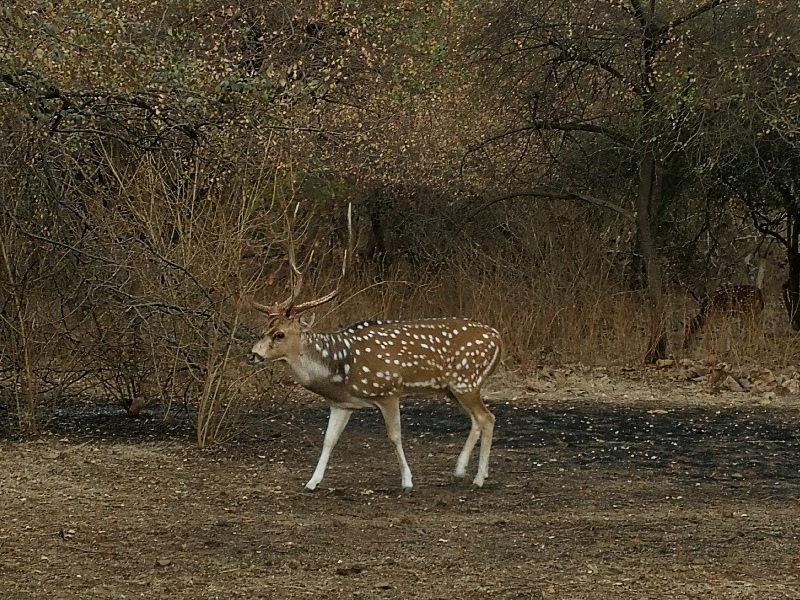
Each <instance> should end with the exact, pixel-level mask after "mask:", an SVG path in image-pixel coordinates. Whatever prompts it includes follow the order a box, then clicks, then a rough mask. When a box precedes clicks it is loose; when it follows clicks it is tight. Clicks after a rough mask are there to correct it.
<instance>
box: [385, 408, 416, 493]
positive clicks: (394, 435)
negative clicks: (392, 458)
mask: <svg viewBox="0 0 800 600" xmlns="http://www.w3.org/2000/svg"><path fill="white" fill-rule="evenodd" d="M378 408H380V409H381V414H382V415H383V420H384V422H385V423H386V435H387V436H388V437H389V441H390V442H392V444H393V445H394V453H395V454H396V455H397V462H398V463H400V481H401V484H402V486H403V493H404V494H408V493H410V492H411V490H412V489H413V487H414V486H413V484H412V483H411V468H410V467H409V466H408V461H407V460H406V455H405V453H404V452H403V437H402V432H401V427H400V399H399V398H388V399H386V400H384V401H382V402H380V403H379V404H378Z"/></svg>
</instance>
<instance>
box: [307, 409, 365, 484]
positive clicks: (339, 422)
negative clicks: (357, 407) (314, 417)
mask: <svg viewBox="0 0 800 600" xmlns="http://www.w3.org/2000/svg"><path fill="white" fill-rule="evenodd" d="M352 413H353V411H352V410H348V409H346V408H338V407H336V406H331V414H330V417H328V429H327V430H326V431H325V441H324V442H323V443H322V454H320V455H319V461H318V462H317V468H316V469H314V474H313V475H312V476H311V479H309V480H308V483H307V484H306V490H308V491H309V492H312V491H314V490H315V489H316V488H317V485H319V482H320V481H322V478H323V477H324V476H325V469H326V468H327V466H328V459H330V457H331V451H332V450H333V447H334V446H335V445H336V442H338V441H339V436H340V435H342V431H344V428H345V426H346V425H347V422H348V421H349V420H350V415H351V414H352Z"/></svg>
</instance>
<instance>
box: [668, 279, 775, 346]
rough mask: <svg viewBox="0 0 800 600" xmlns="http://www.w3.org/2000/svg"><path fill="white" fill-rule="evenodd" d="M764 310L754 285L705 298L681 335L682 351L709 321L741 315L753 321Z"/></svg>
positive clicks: (723, 290)
mask: <svg viewBox="0 0 800 600" xmlns="http://www.w3.org/2000/svg"><path fill="white" fill-rule="evenodd" d="M763 310H764V292H762V291H761V288H760V287H759V286H755V285H731V286H727V287H723V288H720V289H718V290H717V291H715V292H713V293H712V294H710V295H709V296H707V297H706V298H705V299H704V300H703V302H702V303H701V304H700V311H699V312H698V313H697V315H696V316H695V317H694V318H693V319H692V320H691V321H690V322H689V323H688V324H687V326H686V328H685V329H684V335H683V349H684V350H688V349H689V346H690V345H691V343H692V340H693V339H694V337H695V335H697V332H699V331H700V330H701V329H702V328H703V327H705V326H706V324H707V323H708V322H709V320H711V319H715V318H719V317H731V316H735V315H741V316H744V317H747V318H749V319H750V320H751V321H753V320H755V319H756V318H757V317H758V316H759V315H760V314H761V312H762V311H763Z"/></svg>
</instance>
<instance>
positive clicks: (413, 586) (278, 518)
mask: <svg viewBox="0 0 800 600" xmlns="http://www.w3.org/2000/svg"><path fill="white" fill-rule="evenodd" d="M551 379H552V380H554V381H555V383H553V384H552V385H551V384H550V383H549V382H550V380H551ZM542 381H543V382H544V383H542ZM542 381H540V382H538V383H535V384H528V385H525V384H522V385H503V384H495V387H494V388H493V389H492V390H490V393H489V394H488V396H489V404H490V408H491V409H492V411H493V412H494V413H495V414H496V415H497V425H496V442H495V447H494V450H493V453H492V463H491V467H492V470H491V473H490V478H489V480H488V482H487V485H486V487H485V488H484V489H482V490H479V491H470V490H469V488H468V483H467V484H454V483H452V482H451V481H450V472H451V471H452V469H453V467H454V465H455V459H456V456H457V454H458V451H459V450H460V447H461V445H462V443H463V441H464V439H465V436H466V432H467V421H466V419H465V418H464V417H463V416H462V415H461V414H460V413H459V412H458V411H457V410H456V409H455V408H454V407H453V406H450V405H448V404H447V403H446V402H444V401H434V402H424V401H420V402H417V401H414V402H409V403H407V404H406V406H405V409H404V413H403V415H404V420H403V427H404V441H405V447H406V452H407V455H408V459H409V462H410V464H411V468H412V471H413V473H414V478H415V479H414V480H415V484H416V489H415V492H414V493H413V494H412V495H411V496H408V497H404V496H401V495H400V494H399V483H400V481H399V469H398V467H397V465H396V462H395V458H394V455H393V452H392V450H391V447H390V445H389V443H388V441H387V440H386V439H385V436H384V432H383V425H382V423H381V422H380V417H379V414H378V413H377V412H369V411H367V412H360V413H357V414H356V416H355V417H354V418H353V420H352V421H351V423H350V425H349V426H348V429H347V430H346V431H345V433H344V435H343V436H342V440H341V441H340V443H339V446H338V447H337V448H336V450H335V452H334V455H333V458H332V460H331V464H330V468H329V471H328V474H327V477H326V478H325V480H324V481H323V483H322V485H321V489H320V490H319V491H317V492H316V493H314V494H305V493H303V492H302V491H301V490H302V488H303V484H304V483H305V481H306V480H307V478H308V477H309V476H310V474H311V471H312V470H313V466H314V464H315V462H316V459H317V455H318V448H319V446H320V444H321V440H322V429H323V428H324V426H325V423H326V418H327V412H326V410H325V408H324V406H322V405H320V404H318V403H317V404H315V405H313V406H311V407H307V408H306V407H305V404H301V403H298V406H297V408H296V409H295V410H290V411H287V412H284V413H281V414H268V413H265V412H258V411H254V412H251V413H250V414H248V415H247V418H246V419H244V420H243V421H242V422H241V424H240V425H237V427H236V430H235V431H234V432H232V435H231V437H230V438H229V439H227V440H226V441H225V442H223V443H221V444H219V445H218V446H217V447H215V448H214V449H213V450H210V451H199V450H198V449H197V448H196V446H195V445H194V443H193V432H192V424H191V421H190V419H188V418H177V419H172V420H170V421H167V422H164V421H163V420H162V419H161V418H160V415H159V410H158V408H157V407H148V408H147V409H146V410H145V411H144V414H143V417H142V418H140V419H135V420H134V419H126V418H125V417H124V416H123V413H122V411H121V409H119V407H113V406H96V405H95V406H85V405H72V406H64V407H63V408H61V409H60V410H59V412H58V413H57V414H56V415H54V418H53V419H52V421H51V422H50V424H49V433H47V434H43V435H41V436H39V437H37V438H35V439H31V438H24V439H23V438H16V437H13V436H12V435H11V434H8V433H7V432H6V433H2V435H0V598H9V599H33V598H42V599H44V598H48V599H51V598H52V599H65V598H136V597H144V598H170V599H181V598H187V599H199V598H226V599H227V598H303V597H319V598H352V597H355V598H431V599H433V598H442V599H453V598H476V597H480V596H484V597H490V598H553V599H556V598H586V599H590V598H591V599H604V598H635V599H637V600H638V599H647V598H702V599H715V598H719V599H722V598H724V599H726V600H730V599H742V598H753V599H758V600H767V599H772V598H800V504H799V503H798V499H800V400H798V398H797V396H796V395H795V394H786V395H783V396H781V395H777V396H776V395H775V394H771V395H769V394H766V395H765V394H761V393H757V392H755V391H750V392H739V393H733V392H721V393H718V394H709V393H707V392H706V391H704V389H703V386H702V385H700V384H692V383H685V384H682V383H679V382H676V380H675V378H670V377H665V378H661V379H659V378H657V377H656V378H653V377H651V376H645V375H640V374H627V375H619V376H608V375H598V374H593V375H589V376H586V377H583V378H581V380H580V383H578V384H574V385H573V383H574V382H573V383H570V381H569V377H566V378H564V377H562V378H561V379H560V380H559V379H558V378H552V377H551V378H547V381H545V380H542Z"/></svg>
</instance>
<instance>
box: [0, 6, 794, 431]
mask: <svg viewBox="0 0 800 600" xmlns="http://www.w3.org/2000/svg"><path fill="white" fill-rule="evenodd" d="M115 4H119V6H116V5H115ZM798 12H800V9H798V7H797V6H796V3H793V2H781V1H777V2H775V1H770V2H767V1H766V0H763V1H761V0H752V1H743V0H738V1H737V0H728V1H726V0H708V1H707V2H688V1H682V0H670V1H667V0H659V1H657V2H651V3H641V2H640V1H639V0H623V1H621V2H617V1H615V2H597V3H591V4H587V3H585V2H572V1H567V2H562V3H556V4H553V3H543V2H538V1H537V0H530V1H514V2H500V1H496V2H444V3H441V4H439V3H425V2H418V1H403V2H387V3H374V2H352V1H350V2H345V1H340V2H336V1H331V2H304V1H298V2H296V3H294V4H291V5H290V4H285V3H271V2H258V3H246V2H241V3H233V4H231V3H223V2H218V1H216V0H203V1H198V0H170V1H167V2H159V3H152V2H143V1H139V0H131V1H129V2H126V3H90V2H86V3H84V2H68V3H60V4H55V3H50V2H44V1H36V0H25V1H18V2H12V3H11V4H7V5H6V6H3V7H0V102H1V103H2V104H1V105H2V111H0V128H2V137H1V138H0V148H2V150H0V161H2V168H1V169H0V227H1V228H2V232H1V233H0V344H1V345H0V404H2V407H3V409H4V410H5V411H6V412H5V416H4V417H3V418H5V419H6V420H7V421H8V422H10V421H13V422H14V423H15V425H16V426H18V427H20V428H21V429H23V430H27V431H34V430H36V429H37V428H39V427H40V426H41V425H42V424H43V423H46V419H47V417H48V414H50V412H51V409H52V408H53V407H55V406H57V405H58V403H59V402H60V401H61V400H62V399H63V398H66V397H69V396H71V395H74V394H82V395H84V396H86V397H87V398H94V399H102V398H114V399H116V400H117V401H118V402H119V403H120V404H122V405H123V406H125V407H126V408H128V409H129V410H130V412H131V413H135V412H136V411H137V410H138V409H139V407H140V406H141V405H142V404H143V403H146V402H148V401H154V400H155V401H158V402H161V403H162V404H163V405H164V406H165V407H166V408H167V412H169V411H170V410H178V409H184V408H190V409H191V412H192V414H196V415H197V439H198V443H199V444H200V445H206V444H208V443H210V442H211V441H212V440H213V439H215V437H216V436H217V435H218V434H219V431H220V427H221V425H222V424H223V422H224V418H225V415H226V414H227V413H228V411H230V410H231V409H232V407H234V408H235V407H236V405H237V403H240V402H242V401H243V399H246V398H252V397H257V396H261V397H265V398H266V397H269V391H268V389H267V388H268V386H267V385H266V384H267V383H268V381H267V380H266V379H265V378H263V377H260V376H257V375H256V374H254V372H253V370H252V368H251V367H250V366H248V365H246V364H245V362H244V360H243V355H244V354H245V352H246V351H247V349H248V347H249V345H250V344H251V343H252V340H253V338H254V336H255V335H256V334H257V326H258V317H257V316H256V314H255V313H254V312H253V311H251V310H250V308H249V306H248V299H249V298H250V297H253V296H255V297H256V298H258V299H260V300H262V301H268V302H271V301H274V299H275V298H276V297H279V296H282V295H283V294H284V292H285V289H286V283H287V278H288V272H287V265H286V248H287V245H288V244H293V245H294V247H295V248H296V252H297V255H298V258H299V259H300V260H302V259H303V258H304V257H309V256H311V253H312V251H313V261H312V262H311V263H310V264H307V265H306V266H305V269H306V280H307V281H308V282H309V283H308V285H307V290H308V293H309V294H312V293H320V294H321V293H324V292H325V291H327V290H328V289H330V288H331V287H332V286H333V285H335V282H336V278H337V274H338V273H339V271H340V268H341V261H342V260H343V258H344V247H345V246H346V245H347V244H348V243H349V242H348V239H347V234H346V231H347V227H346V221H345V214H346V211H347V206H348V205H350V204H352V206H353V207H354V214H355V225H356V227H355V232H356V236H355V241H354V247H355V253H354V254H353V255H351V256H350V259H349V263H350V264H349V270H348V275H347V279H346V281H345V282H344V287H345V292H344V293H343V294H342V300H343V301H342V302H341V303H340V304H339V305H338V306H337V307H336V308H335V310H334V311H333V312H332V313H331V314H329V315H325V319H324V321H323V326H325V325H327V326H331V327H334V326H337V325H343V324H345V323H347V322H348V321H351V320H354V319H356V318H364V317H369V316H382V317H399V318H406V317H415V316H438V315H463V316H470V317H474V318H477V319H481V320H484V321H486V322H489V323H491V324H493V325H495V326H497V327H498V328H499V329H501V330H502V331H503V334H504V337H505V339H506V342H507V346H508V361H509V364H511V363H517V364H522V365H530V364H535V363H537V362H557V361H584V362H591V363H601V364H602V363H625V364H631V363H637V362H641V361H642V359H643V357H646V358H647V359H648V360H655V359H657V358H660V357H664V356H666V355H667V353H668V352H669V351H670V348H669V347H668V345H667V343H668V341H669V340H670V338H671V336H673V334H674V335H675V336H677V337H679V335H680V328H681V323H682V321H683V319H684V316H685V311H686V310H692V308H693V307H694V306H696V304H693V301H691V300H690V299H687V293H688V292H693V293H694V294H696V295H697V296H701V295H702V294H703V293H705V292H708V291H713V290H714V289H715V288H716V287H717V286H718V285H720V284H722V283H728V282H734V283H742V282H745V281H746V280H747V273H746V270H745V268H744V266H743V258H745V257H746V256H749V255H752V254H753V253H754V250H755V249H756V246H758V241H759V239H761V240H765V239H766V240H774V241H775V242H776V243H775V244H773V245H772V246H771V248H772V249H771V251H769V252H768V251H767V248H768V247H770V246H769V245H768V244H767V243H766V242H763V241H762V243H761V245H760V246H759V247H758V251H759V252H760V253H761V254H764V255H768V256H767V258H769V259H770V261H771V263H770V264H771V267H770V268H771V269H773V270H772V271H771V272H769V273H768V280H769V281H770V284H769V286H768V294H769V295H770V297H771V298H773V299H774V303H777V302H778V300H777V298H778V291H777V287H778V286H779V285H780V283H781V281H782V280H783V279H784V278H783V277H782V276H781V274H780V273H778V272H776V271H775V270H776V269H777V268H778V265H779V262H778V261H779V260H782V261H783V263H784V264H786V265H787V267H786V268H787V271H788V273H787V277H786V279H787V290H788V292H789V293H790V294H796V295H797V297H798V298H800V254H798V248H800V244H798V236H800V227H798V224H797V223H798V215H800V209H799V208H798V189H797V186H796V183H795V182H796V181H798V176H800V161H799V160H798V158H799V157H800V152H799V151H798V142H797V135H798V123H799V122H800V106H799V105H798V101H799V100H800V82H799V81H798V68H800V64H798V56H800V52H798V51H799V50H800V47H799V46H800V44H798V41H797V34H796V32H797V31H798V28H797V25H800V23H798ZM798 304H800V303H798ZM774 312H775V310H773V313H774ZM787 323H788V319H787V318H785V316H784V317H783V318H780V319H778V322H777V324H776V325H775V326H774V327H772V328H771V329H768V339H766V341H765V342H764V344H762V347H764V348H767V349H769V351H770V352H772V354H770V356H772V357H776V356H777V357H778V359H779V360H781V361H782V362H790V361H792V360H793V359H794V358H795V356H796V354H795V352H796V348H795V341H794V338H791V337H786V336H783V337H781V336H780V335H779V333H778V332H783V331H784V330H787V327H788V325H787ZM769 332H771V333H769ZM770 336H771V337H770ZM676 339H677V338H676ZM776 345H779V346H780V347H778V348H777V352H775V350H776ZM3 409H0V410H3Z"/></svg>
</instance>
